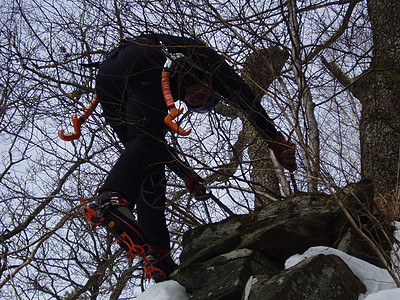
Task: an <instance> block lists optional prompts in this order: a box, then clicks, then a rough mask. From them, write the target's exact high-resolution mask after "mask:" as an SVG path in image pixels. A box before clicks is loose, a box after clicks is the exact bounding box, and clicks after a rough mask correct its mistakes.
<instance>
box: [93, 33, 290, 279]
mask: <svg viewBox="0 0 400 300" xmlns="http://www.w3.org/2000/svg"><path fill="white" fill-rule="evenodd" d="M166 61H169V62H170V64H169V65H167V67H166ZM166 68H167V69H166ZM165 71H167V72H168V75H169V78H168V82H167V85H168V90H169V91H170V95H171V97H173V98H174V99H180V100H183V101H184V102H185V103H186V105H187V107H188V108H189V109H191V110H192V111H194V112H199V113H203V112H207V111H210V110H211V109H213V108H214V107H215V106H216V105H217V104H218V103H219V102H220V101H221V99H224V100H225V101H228V102H229V103H231V104H233V105H235V106H236V107H237V108H238V109H241V110H242V111H243V112H244V113H245V114H246V116H247V117H248V119H249V121H250V122H251V123H252V124H253V125H254V126H255V127H256V129H257V130H258V131H259V132H260V134H261V136H262V137H263V138H264V139H265V140H266V141H267V142H268V143H269V147H270V148H271V149H272V150H273V152H274V154H275V156H276V159H277V160H278V162H279V163H280V164H281V165H282V166H283V167H284V168H286V169H288V170H289V171H294V170H295V169H296V167H297V166H296V162H295V145H294V144H293V143H292V142H288V141H286V140H285V138H284V137H283V136H282V134H281V133H280V132H278V131H277V130H276V128H275V126H274V124H273V122H272V120H271V119H270V118H269V117H268V115H267V113H266V112H265V110H264V109H263V107H262V106H261V104H260V103H259V102H257V101H255V98H256V97H255V96H254V94H253V91H252V90H251V88H250V87H249V86H248V85H247V84H245V83H244V81H243V80H242V79H241V77H240V76H238V75H237V74H236V73H235V72H234V70H233V69H232V68H231V67H230V66H229V65H228V64H227V63H226V62H225V61H224V59H223V58H222V57H221V56H220V55H218V54H217V53H216V52H215V51H214V50H212V49H211V48H209V47H207V46H206V45H204V44H203V43H201V42H199V41H197V40H194V39H189V38H183V37H176V36H171V35H162V34H146V35H141V36H139V37H137V38H133V39H131V40H126V41H124V42H123V43H122V44H121V45H120V46H119V47H118V48H116V49H114V50H113V51H112V52H110V53H109V54H108V56H107V57H106V59H105V61H104V62H102V63H101V65H100V68H99V71H98V75H97V78H96V94H97V97H98V100H99V101H100V103H101V105H102V108H103V115H104V117H105V119H106V122H107V123H108V124H110V125H111V127H112V128H113V130H114V131H115V133H116V134H117V135H118V137H119V139H120V141H121V142H122V143H123V145H124V147H125V150H124V152H123V153H122V154H121V156H120V157H119V159H118V161H117V162H116V164H115V165H114V167H113V168H112V170H111V172H110V173H109V175H108V177H107V178H106V180H105V182H104V184H103V186H102V187H101V189H100V191H99V196H98V198H96V200H95V201H94V202H92V203H91V204H89V206H88V207H87V209H86V214H87V215H88V218H89V219H90V220H91V222H92V223H93V224H94V225H98V224H100V225H102V226H104V227H106V228H107V229H108V230H109V231H110V232H111V233H112V234H113V235H115V237H117V242H118V243H119V244H120V245H121V246H122V247H124V248H125V249H126V250H127V251H131V250H132V251H135V250H137V249H133V248H135V246H133V245H137V244H139V246H142V247H139V248H140V249H139V250H137V251H139V252H141V253H140V256H141V257H143V258H144V267H145V271H146V274H147V275H148V277H152V278H154V279H155V280H156V281H161V280H165V279H166V278H168V276H169V275H170V274H171V272H172V271H173V270H174V268H175V263H174V261H173V260H172V258H171V256H170V254H169V252H170V239H169V233H168V229H167V225H166V219H165V215H164V205H165V178H164V166H165V165H171V166H172V167H171V169H172V170H174V167H173V164H174V161H173V160H174V156H173V154H172V153H171V151H170V150H169V149H170V148H169V147H168V146H167V145H166V142H165V139H164V138H165V134H166V129H167V128H166V126H165V124H164V119H165V116H166V112H167V111H168V109H169V110H170V111H171V109H172V107H173V105H170V103H169V104H168V107H167V104H166V101H165V100H166V99H164V96H165V95H163V89H162V87H161V74H162V73H163V72H165ZM170 117H171V116H170ZM174 117H175V116H172V117H171V118H174ZM172 125H174V124H172ZM175 125H176V124H175ZM176 126H177V125H176ZM180 129H181V128H178V129H177V130H175V131H176V132H178V131H179V130H180ZM187 133H188V132H185V134H187ZM178 175H179V176H181V177H182V178H183V179H184V181H185V184H186V186H187V188H188V190H189V191H190V192H191V193H192V195H193V196H194V197H195V199H197V200H206V199H207V198H208V197H209V194H208V192H207V189H206V188H205V187H204V186H203V185H202V179H201V178H200V177H199V176H198V175H197V174H196V173H194V172H193V171H191V170H190V169H189V168H188V169H187V171H183V172H182V171H181V172H180V174H178ZM154 182H157V183H162V184H154ZM143 191H146V195H151V196H152V197H153V200H152V201H151V203H149V201H147V200H146V199H144V192H143ZM134 206H135V207H136V213H137V222H136V221H135V219H134V217H133V215H132V213H131V211H132V209H133V208H134ZM110 224H111V225H110Z"/></svg>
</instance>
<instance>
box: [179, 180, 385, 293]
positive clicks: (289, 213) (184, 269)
mask: <svg viewBox="0 0 400 300" xmlns="http://www.w3.org/2000/svg"><path fill="white" fill-rule="evenodd" d="M336 196H337V197H340V200H341V201H342V202H343V203H345V205H346V206H349V207H358V208H359V207H361V206H362V207H365V206H369V205H370V203H372V198H373V190H372V189H371V184H370V182H366V181H362V182H360V183H358V184H353V185H351V186H348V187H347V188H345V189H343V190H341V191H340V192H338V194H337V195H336ZM313 246H328V247H334V248H340V250H342V251H344V252H349V254H351V255H354V256H357V257H360V258H362V259H364V260H367V261H369V262H371V263H374V264H377V265H379V263H380V262H379V260H378V259H377V258H376V255H375V253H374V251H373V250H372V249H371V248H370V247H369V246H368V245H367V244H366V243H365V242H364V241H363V240H362V239H361V238H360V237H359V236H358V234H357V233H356V232H355V231H354V230H353V229H352V228H351V226H350V224H349V222H348V220H347V218H346V217H345V215H344V214H343V212H342V210H341V209H340V207H339V205H338V202H337V200H336V199H335V195H327V194H324V193H312V194H309V193H299V194H295V195H293V196H291V197H289V198H287V199H285V200H283V201H279V202H274V203H272V204H270V205H267V206H265V207H263V208H260V209H258V210H257V211H254V212H253V213H251V214H249V215H241V216H233V217H230V218H228V219H226V220H224V221H222V222H219V223H215V224H208V225H205V226H201V227H198V228H195V229H193V230H191V231H189V232H187V233H186V234H185V236H184V240H183V251H182V254H181V256H180V260H181V264H180V267H179V269H178V270H176V271H175V272H174V274H173V278H174V279H175V280H177V281H178V282H179V283H181V284H182V285H183V286H185V287H186V288H187V290H188V291H189V292H190V293H191V295H192V297H191V299H194V300H202V299H213V300H216V299H229V300H235V299H239V300H242V299H245V300H246V299H251V300H255V299H276V300H278V299H279V300H282V299H302V300H303V299H325V300H329V299H358V296H359V295H360V294H361V293H365V292H366V288H365V286H364V285H363V283H362V282H361V281H360V280H359V279H358V278H357V277H356V276H355V275H354V274H353V273H352V272H351V270H350V269H349V268H348V267H347V265H346V264H345V263H344V262H343V261H342V260H341V259H340V258H339V257H337V256H333V255H330V256H323V255H321V256H317V257H313V258H309V259H307V260H305V261H303V262H302V263H300V264H298V265H296V266H294V267H292V268H290V269H287V270H285V269H284V266H283V264H284V262H285V261H286V260H287V259H288V258H289V257H290V256H292V255H294V254H297V253H303V252H304V251H305V250H307V249H308V248H310V247H313ZM350 252H351V253H350ZM249 279H250V280H249ZM251 283H252V284H251ZM246 286H247V288H246ZM249 286H251V289H249Z"/></svg>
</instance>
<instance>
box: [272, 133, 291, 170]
mask: <svg viewBox="0 0 400 300" xmlns="http://www.w3.org/2000/svg"><path fill="white" fill-rule="evenodd" d="M268 147H269V148H270V149H271V150H272V151H273V152H274V155H275V157H276V160H277V161H278V162H279V163H280V164H281V166H282V167H284V168H285V169H287V170H289V171H291V172H293V171H294V170H296V169H297V164H296V145H295V144H294V143H292V142H289V141H286V140H285V138H284V137H283V136H282V135H278V136H276V137H275V138H274V140H273V141H272V142H271V143H270V144H269V146H268Z"/></svg>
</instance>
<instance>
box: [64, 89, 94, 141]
mask: <svg viewBox="0 0 400 300" xmlns="http://www.w3.org/2000/svg"><path fill="white" fill-rule="evenodd" d="M97 104H99V100H98V98H97V94H95V95H94V97H93V100H92V102H90V104H89V106H88V107H87V108H86V109H85V111H84V112H83V114H82V115H81V116H80V117H79V118H78V115H77V114H73V115H72V124H73V125H74V132H73V133H64V130H60V131H58V136H59V137H60V138H61V139H62V140H63V141H67V142H70V141H74V140H77V139H79V137H80V136H81V126H82V124H83V123H85V121H86V120H87V118H89V116H90V115H91V114H92V113H93V111H94V110H95V109H96V106H97Z"/></svg>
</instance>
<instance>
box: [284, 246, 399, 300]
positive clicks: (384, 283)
mask: <svg viewBox="0 0 400 300" xmlns="http://www.w3.org/2000/svg"><path fill="white" fill-rule="evenodd" d="M319 254H324V255H330V254H333V255H337V256H339V257H340V258H341V259H343V261H344V262H345V263H346V264H347V265H348V266H349V268H350V269H351V270H352V271H353V273H354V274H355V275H356V276H357V277H358V278H360V280H361V281H362V282H363V283H364V284H365V286H366V287H367V289H368V291H367V293H366V294H364V295H360V298H359V300H363V299H365V300H366V299H368V300H383V299H384V300H386V299H400V297H394V298H393V297H392V298H370V297H372V294H374V295H375V293H377V292H378V291H382V290H390V289H394V291H395V292H396V290H398V289H396V287H397V286H396V283H395V282H394V280H393V278H392V277H391V276H390V275H389V272H388V271H387V270H385V269H382V268H379V267H377V266H374V265H372V264H370V263H368V262H366V261H363V260H361V259H358V258H356V257H354V256H351V255H348V254H346V253H344V252H342V251H339V250H337V249H334V248H329V247H323V246H319V247H311V248H310V249H308V250H307V251H306V252H304V253H303V254H296V255H293V256H291V257H289V258H288V259H287V260H286V262H285V268H286V269H288V268H290V267H293V266H294V265H296V264H298V263H299V262H301V261H303V260H304V259H306V258H309V257H312V256H316V255H319ZM397 293H400V292H399V291H397ZM368 295H371V296H369V297H367V296H368ZM396 295H400V294H396ZM365 297H367V298H365Z"/></svg>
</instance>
